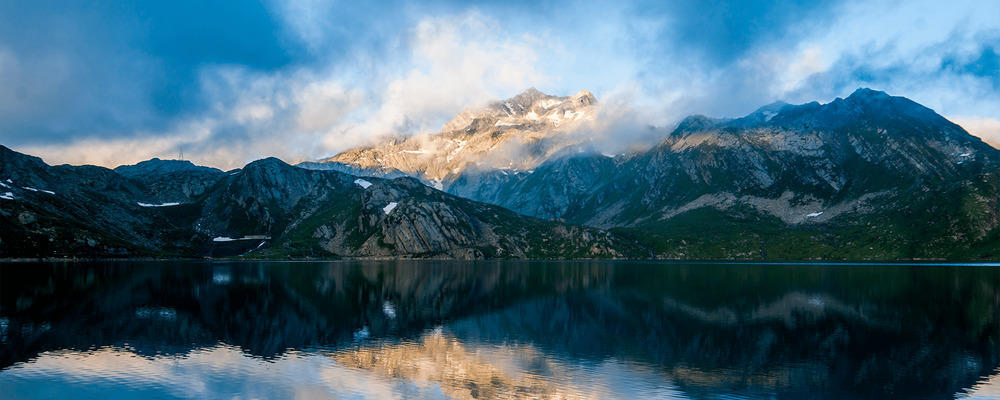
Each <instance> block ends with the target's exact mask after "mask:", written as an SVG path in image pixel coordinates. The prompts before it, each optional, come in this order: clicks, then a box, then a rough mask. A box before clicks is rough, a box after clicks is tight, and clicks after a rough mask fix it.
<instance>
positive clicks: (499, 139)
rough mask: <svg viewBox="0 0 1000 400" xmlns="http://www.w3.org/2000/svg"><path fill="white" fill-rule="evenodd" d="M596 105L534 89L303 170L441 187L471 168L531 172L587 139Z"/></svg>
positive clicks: (586, 96)
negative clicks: (404, 177) (398, 176)
mask: <svg viewBox="0 0 1000 400" xmlns="http://www.w3.org/2000/svg"><path fill="white" fill-rule="evenodd" d="M596 103H597V100H596V99H595V98H594V95H593V94H591V93H590V92H588V91H585V90H583V91H580V92H579V93H576V94H574V95H572V96H566V97H557V96H551V95H547V94H544V93H542V92H539V91H538V90H536V89H534V88H532V89H528V90H527V91H525V92H524V93H521V94H519V95H517V96H514V97H512V98H510V99H507V100H503V101H498V102H496V103H493V104H490V105H488V106H486V107H483V108H476V109H469V110H465V111H463V112H461V113H460V114H458V115H457V116H456V117H455V118H454V119H452V120H451V121H449V122H448V123H446V124H445V125H444V127H443V128H442V129H441V131H440V132H437V133H425V134H418V135H415V136H412V137H406V138H393V139H390V140H387V141H385V142H382V143H379V144H377V145H375V146H372V147H366V148H359V149H354V150H349V151H345V152H343V153H340V154H338V155H336V156H334V157H331V158H328V159H325V160H322V161H321V162H320V163H306V164H302V166H304V167H307V168H334V169H341V168H347V169H353V170H355V171H356V172H359V173H361V174H362V175H374V176H382V175H386V174H393V173H395V172H401V173H405V174H408V175H411V176H414V177H417V178H420V179H422V180H424V181H425V182H428V183H429V184H431V185H434V186H437V187H438V188H439V189H441V188H444V187H445V186H447V184H448V183H450V182H451V181H452V180H453V179H454V178H455V177H456V176H458V175H459V174H461V173H462V172H464V171H466V170H492V169H504V170H514V171H516V170H529V169H531V168H533V167H534V166H536V165H538V164H539V163H541V162H543V161H545V160H547V159H549V158H551V157H553V156H554V155H555V154H557V153H558V152H560V151H561V150H563V149H566V148H567V147H570V146H572V145H574V144H578V143H579V142H581V141H584V140H586V137H583V136H579V135H572V134H570V132H572V131H573V130H575V129H577V128H579V127H581V125H586V124H587V123H588V122H591V121H592V119H593V117H594V114H595V107H596ZM323 164H328V165H323Z"/></svg>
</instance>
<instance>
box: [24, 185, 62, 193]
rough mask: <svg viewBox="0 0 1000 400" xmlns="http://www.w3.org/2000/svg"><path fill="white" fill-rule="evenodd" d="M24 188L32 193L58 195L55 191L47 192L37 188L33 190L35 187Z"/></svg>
mask: <svg viewBox="0 0 1000 400" xmlns="http://www.w3.org/2000/svg"><path fill="white" fill-rule="evenodd" d="M24 188H25V189H26V190H30V191H32V192H42V193H48V194H56V192H53V191H51V190H45V189H35V188H33V187H28V186H25V187H24Z"/></svg>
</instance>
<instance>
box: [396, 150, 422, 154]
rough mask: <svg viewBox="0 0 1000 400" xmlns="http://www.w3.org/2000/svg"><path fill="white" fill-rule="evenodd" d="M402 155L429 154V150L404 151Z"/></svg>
mask: <svg viewBox="0 0 1000 400" xmlns="http://www.w3.org/2000/svg"><path fill="white" fill-rule="evenodd" d="M400 153H407V154H427V150H402V151H400Z"/></svg>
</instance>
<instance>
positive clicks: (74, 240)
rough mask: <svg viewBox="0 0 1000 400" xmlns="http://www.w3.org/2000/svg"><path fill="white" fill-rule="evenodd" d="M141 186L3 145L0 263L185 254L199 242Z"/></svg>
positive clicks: (95, 169)
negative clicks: (37, 258) (22, 259)
mask: <svg viewBox="0 0 1000 400" xmlns="http://www.w3.org/2000/svg"><path fill="white" fill-rule="evenodd" d="M149 193H150V190H149V189H148V188H147V187H145V186H144V185H142V184H141V183H140V182H137V181H135V180H132V179H129V178H127V177H124V176H122V175H119V174H117V173H115V172H114V171H112V170H110V169H107V168H102V167H95V166H79V167H74V166H69V165H59V166H49V165H47V164H45V163H44V162H42V160H41V159H40V158H37V157H32V156H27V155H24V154H21V153H17V152H15V151H13V150H11V149H9V148H7V147H4V146H0V227H2V228H3V229H0V257H31V256H68V257H88V256H134V255H142V254H152V253H154V252H166V253H175V254H176V253H180V254H184V253H185V251H184V249H187V248H190V247H192V246H193V244H194V242H196V241H197V239H195V238H192V237H191V236H190V235H188V234H187V232H186V229H185V227H184V226H182V225H178V221H177V220H176V219H175V218H173V216H172V215H170V214H169V213H164V212H156V210H153V209H152V208H150V207H143V206H142V204H147V205H148V204H154V203H157V199H156V198H155V197H153V196H151V195H150V194H149Z"/></svg>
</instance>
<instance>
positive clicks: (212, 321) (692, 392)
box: [0, 261, 1000, 399]
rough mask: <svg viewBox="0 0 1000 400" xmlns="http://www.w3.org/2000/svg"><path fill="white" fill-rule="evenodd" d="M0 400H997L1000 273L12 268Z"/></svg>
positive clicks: (597, 267)
mask: <svg viewBox="0 0 1000 400" xmlns="http://www.w3.org/2000/svg"><path fill="white" fill-rule="evenodd" d="M0 346H2V347H0V397H2V398H4V399H36V398H51V399H65V398H100V399H108V398H114V399H132V398H134V399H150V398H210V399H211V398H227V399H229V398H241V399H247V398H305V399H308V398H380V399H381V398H626V399H635V398H667V399H675V398H676V399H688V398H690V399H703V398H927V399H932V398H933V399H937V398H955V397H962V398H1000V373H998V367H1000V268H998V267H995V266H982V265H919V266H914V265H809V264H805V265H778V264H774V265H761V264H709V263H705V264H678V263H666V264H664V263H635V262H507V261H503V262H439V261H413V262H407V261H384V262H380V261H371V262H367V261H366V262H101V263H66V264H59V263H13V264H0Z"/></svg>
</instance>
